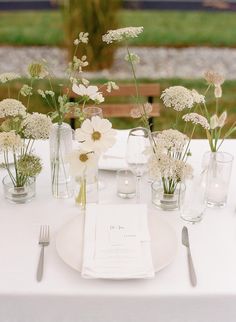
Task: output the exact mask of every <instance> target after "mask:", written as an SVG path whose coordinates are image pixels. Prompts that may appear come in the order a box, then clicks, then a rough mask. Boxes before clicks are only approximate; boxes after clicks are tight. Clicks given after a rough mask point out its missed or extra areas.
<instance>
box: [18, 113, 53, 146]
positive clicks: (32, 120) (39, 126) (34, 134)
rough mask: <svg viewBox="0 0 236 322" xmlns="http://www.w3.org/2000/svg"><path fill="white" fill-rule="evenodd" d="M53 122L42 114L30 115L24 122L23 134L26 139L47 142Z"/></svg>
mask: <svg viewBox="0 0 236 322" xmlns="http://www.w3.org/2000/svg"><path fill="white" fill-rule="evenodd" d="M51 126H52V121H51V119H50V117H49V116H47V115H45V114H41V113H33V114H28V115H27V116H26V118H25V119H24V121H23V128H24V129H23V133H24V136H25V137H26V138H29V139H34V140H46V139H48V137H49V133H50V130H51Z"/></svg>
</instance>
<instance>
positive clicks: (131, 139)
mask: <svg viewBox="0 0 236 322" xmlns="http://www.w3.org/2000/svg"><path fill="white" fill-rule="evenodd" d="M149 146H150V142H149V136H148V130H147V129H145V128H143V127H137V128H134V129H132V130H131V131H130V132H129V136H128V140H127V147H126V161H127V164H128V165H129V167H130V168H131V170H132V171H133V172H134V174H135V175H136V179H137V187H136V200H137V202H140V180H141V177H142V175H143V174H144V173H145V172H146V170H147V161H148V156H147V153H145V150H146V149H147V147H149Z"/></svg>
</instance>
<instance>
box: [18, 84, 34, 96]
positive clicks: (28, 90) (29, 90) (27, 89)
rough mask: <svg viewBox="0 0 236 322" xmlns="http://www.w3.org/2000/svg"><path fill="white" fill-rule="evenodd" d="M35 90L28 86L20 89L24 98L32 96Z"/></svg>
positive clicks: (25, 85)
mask: <svg viewBox="0 0 236 322" xmlns="http://www.w3.org/2000/svg"><path fill="white" fill-rule="evenodd" d="M32 90H33V88H32V87H31V86H29V85H27V84H24V85H23V86H22V87H21V89H20V94H21V95H22V96H31V95H32V94H33V93H32Z"/></svg>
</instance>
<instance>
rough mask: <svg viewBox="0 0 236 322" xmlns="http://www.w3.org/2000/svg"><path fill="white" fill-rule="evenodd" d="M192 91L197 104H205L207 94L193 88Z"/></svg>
mask: <svg viewBox="0 0 236 322" xmlns="http://www.w3.org/2000/svg"><path fill="white" fill-rule="evenodd" d="M191 93H192V96H193V100H194V103H197V104H201V103H202V104H204V103H205V96H204V95H201V94H199V93H198V92H197V91H196V90H195V89H192V91H191Z"/></svg>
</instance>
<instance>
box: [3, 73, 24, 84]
mask: <svg viewBox="0 0 236 322" xmlns="http://www.w3.org/2000/svg"><path fill="white" fill-rule="evenodd" d="M18 78H20V75H19V74H16V73H3V74H0V83H6V82H9V81H12V80H14V79H18Z"/></svg>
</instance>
